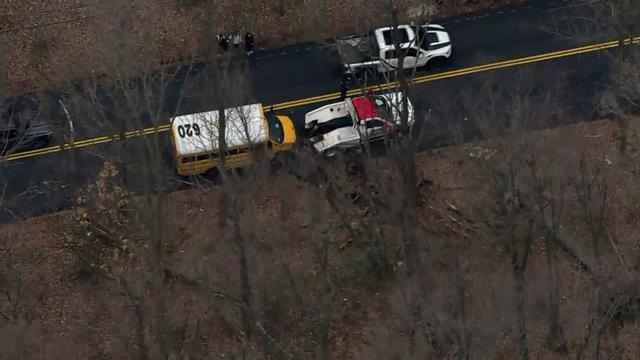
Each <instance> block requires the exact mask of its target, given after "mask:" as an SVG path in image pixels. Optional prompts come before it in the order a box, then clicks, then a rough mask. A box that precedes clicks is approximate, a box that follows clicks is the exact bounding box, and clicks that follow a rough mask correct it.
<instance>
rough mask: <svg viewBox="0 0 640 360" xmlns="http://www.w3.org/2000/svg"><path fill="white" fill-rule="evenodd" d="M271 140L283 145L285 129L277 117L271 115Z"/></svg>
mask: <svg viewBox="0 0 640 360" xmlns="http://www.w3.org/2000/svg"><path fill="white" fill-rule="evenodd" d="M268 122H269V138H270V139H271V141H273V142H275V143H278V144H282V143H283V142H284V128H283V127H282V122H281V121H280V119H278V117H277V116H274V115H270V116H269V119H268Z"/></svg>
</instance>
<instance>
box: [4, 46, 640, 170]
mask: <svg viewBox="0 0 640 360" xmlns="http://www.w3.org/2000/svg"><path fill="white" fill-rule="evenodd" d="M638 44H640V36H636V37H633V38H629V39H626V40H624V41H617V40H615V41H608V42H604V43H599V44H593V45H587V46H582V47H578V48H573V49H567V50H561V51H555V52H550V53H546V54H540V55H533V56H527V57H522V58H517V59H513V60H505V61H499V62H495V63H490V64H484V65H478V66H472V67H468V68H464V69H458V70H452V71H446V72H442V73H437V74H431V75H424V76H420V77H416V78H413V79H411V80H410V84H412V85H417V84H423V83H426V82H430V81H436V80H442V79H448V78H452V77H458V76H464V75H470V74H476V73H481V72H486V71H492V70H498V69H504V68H509V67H514V66H520V65H526V64H532V63H537V62H541V61H547V60H553V59H559V58H564V57H569V56H575V55H580V54H586V53H590V52H595V51H602V50H607V49H612V48H615V47H619V46H629V45H638ZM397 86H398V83H397V82H389V83H385V84H381V85H372V86H367V87H364V88H358V89H353V90H349V91H348V92H347V95H348V96H353V95H358V94H362V93H363V92H376V91H385V90H389V89H392V88H395V87H397ZM339 98H340V93H339V92H334V93H330V94H325V95H319V96H313V97H309V98H304V99H298V100H292V101H285V102H282V103H279V104H274V105H273V106H272V107H271V106H265V108H266V109H270V108H272V109H273V110H284V109H290V108H294V107H298V106H303V105H310V104H315V103H320V102H324V101H330V100H337V99H339ZM170 128H171V125H169V124H166V125H161V126H158V127H151V128H146V129H143V130H135V131H129V132H126V133H125V134H124V139H130V138H134V137H138V136H147V135H151V134H158V133H163V132H166V131H168V130H169V129H170ZM120 140H123V139H122V136H120V134H116V135H112V136H101V137H97V138H92V139H85V140H79V141H75V142H73V143H67V144H63V145H55V146H49V147H46V148H41V149H36V150H30V151H24V152H19V153H15V154H12V155H9V156H7V157H6V158H5V159H6V160H9V161H11V160H21V159H26V158H30V157H35V156H40V155H45V154H52V153H57V152H61V151H65V150H70V149H80V148H85V147H89V146H95V145H99V144H105V143H109V142H113V141H120Z"/></svg>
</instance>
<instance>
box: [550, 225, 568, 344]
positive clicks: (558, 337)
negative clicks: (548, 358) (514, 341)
mask: <svg viewBox="0 0 640 360" xmlns="http://www.w3.org/2000/svg"><path fill="white" fill-rule="evenodd" d="M556 249H557V247H556V239H555V235H553V234H551V235H549V236H547V246H546V252H545V253H546V257H547V271H548V272H549V289H548V301H549V339H548V341H549V347H550V348H551V350H552V351H556V352H566V351H567V348H566V342H565V340H564V332H563V331H562V326H561V325H560V304H559V301H560V294H559V292H560V290H559V289H560V284H559V280H558V262H557V258H556V254H557V253H556Z"/></svg>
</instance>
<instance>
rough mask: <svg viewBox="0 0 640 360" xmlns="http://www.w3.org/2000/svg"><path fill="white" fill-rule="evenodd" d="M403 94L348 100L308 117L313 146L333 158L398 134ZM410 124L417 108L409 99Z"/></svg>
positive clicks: (307, 121) (317, 110)
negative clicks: (340, 152)
mask: <svg viewBox="0 0 640 360" xmlns="http://www.w3.org/2000/svg"><path fill="white" fill-rule="evenodd" d="M401 106H402V94H401V93H399V92H396V93H388V94H381V95H367V96H360V97H355V98H347V99H345V100H344V101H341V102H337V103H333V104H329V105H325V106H323V107H321V108H318V109H316V110H313V111H310V112H309V113H307V114H306V115H305V124H304V125H305V129H306V130H307V131H308V132H309V142H310V143H311V146H313V148H314V149H315V150H316V151H317V152H318V153H321V154H324V155H327V156H328V157H333V156H334V155H336V154H337V153H338V152H339V151H340V150H346V149H353V148H359V147H360V146H361V145H363V144H364V143H366V142H373V141H376V140H380V139H383V138H385V137H387V136H393V135H394V134H396V133H397V132H398V130H399V127H400V122H401V111H400V109H401ZM407 113H408V118H407V125H409V127H410V128H411V127H412V126H413V124H414V122H415V120H414V112H413V105H412V104H411V101H409V99H407Z"/></svg>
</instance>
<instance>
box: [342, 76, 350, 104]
mask: <svg viewBox="0 0 640 360" xmlns="http://www.w3.org/2000/svg"><path fill="white" fill-rule="evenodd" d="M350 82H351V74H344V75H342V79H341V80H340V99H341V100H344V99H346V98H347V91H348V90H349V83H350Z"/></svg>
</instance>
